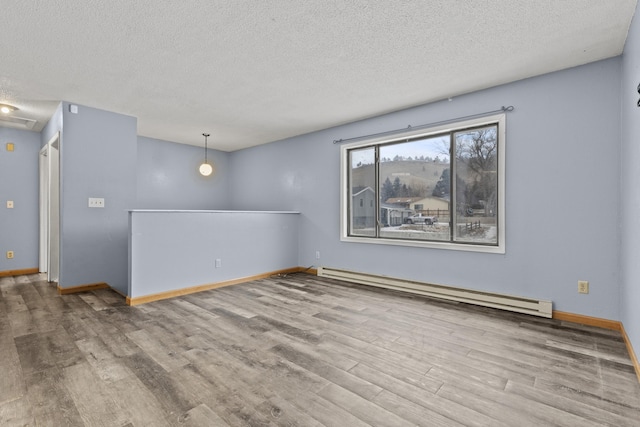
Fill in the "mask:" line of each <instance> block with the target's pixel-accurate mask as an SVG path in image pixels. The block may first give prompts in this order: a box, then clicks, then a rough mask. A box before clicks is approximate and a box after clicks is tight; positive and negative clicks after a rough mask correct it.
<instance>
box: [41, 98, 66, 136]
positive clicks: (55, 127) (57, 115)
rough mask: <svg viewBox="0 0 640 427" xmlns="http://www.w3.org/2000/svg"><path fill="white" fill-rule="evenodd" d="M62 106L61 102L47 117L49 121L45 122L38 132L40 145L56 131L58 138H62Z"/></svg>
mask: <svg viewBox="0 0 640 427" xmlns="http://www.w3.org/2000/svg"><path fill="white" fill-rule="evenodd" d="M62 107H63V105H62V102H61V103H60V104H58V107H57V108H56V111H55V112H54V113H53V115H52V116H51V118H50V119H49V122H47V124H46V125H45V127H44V128H43V129H42V132H40V147H44V146H45V145H47V143H48V142H49V141H50V140H51V138H52V137H53V136H54V135H55V134H56V132H60V138H62Z"/></svg>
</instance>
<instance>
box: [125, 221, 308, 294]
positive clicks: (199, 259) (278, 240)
mask: <svg viewBox="0 0 640 427" xmlns="http://www.w3.org/2000/svg"><path fill="white" fill-rule="evenodd" d="M298 216H299V215H298V214H296V213H275V212H230V211H224V212H205V211H198V212H184V211H183V212H166V211H165V212H158V211H154V212H149V211H146V212H145V211H142V212H132V213H131V217H130V223H131V240H130V254H131V255H130V256H131V264H130V268H131V273H130V274H131V280H130V284H131V285H130V286H131V287H130V289H129V292H128V294H127V295H129V296H131V297H140V296H144V295H152V294H157V293H161V292H166V291H170V290H175V289H181V288H189V287H193V286H200V285H207V284H212V283H220V282H224V281H227V280H232V279H239V278H243V277H250V276H255V275H257V274H263V273H268V272H272V271H277V270H283V269H288V268H292V267H297V266H298ZM216 259H219V260H220V266H219V267H216V264H215V260H216Z"/></svg>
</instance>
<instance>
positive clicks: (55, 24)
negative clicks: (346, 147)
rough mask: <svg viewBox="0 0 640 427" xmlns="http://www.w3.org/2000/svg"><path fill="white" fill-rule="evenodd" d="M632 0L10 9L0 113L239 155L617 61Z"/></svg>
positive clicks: (0, 67)
mask: <svg viewBox="0 0 640 427" xmlns="http://www.w3.org/2000/svg"><path fill="white" fill-rule="evenodd" d="M636 2H637V0H615V1H613V0H607V1H603V0H538V1H531V0H482V1H468V0H419V1H418V0H414V1H411V0H406V1H401V0H387V1H384V0H369V1H365V0H349V1H346V0H308V1H302V0H300V1H294V0H252V1H247V0H226V1H224V0H199V1H197V0H191V1H179V0H173V1H169V0H136V1H131V0H47V1H37V2H34V1H24V0H21V1H17V0H3V1H2V5H1V7H0V28H2V38H1V39H0V103H2V102H9V103H11V104H14V105H16V106H18V107H20V111H19V112H16V113H15V114H17V115H19V116H20V117H25V118H32V119H36V120H38V123H37V124H36V125H35V126H34V128H33V129H34V130H39V129H41V128H42V126H43V125H44V124H45V123H46V121H47V120H48V118H49V117H50V116H51V114H52V113H53V110H54V109H55V106H56V104H57V101H60V100H65V101H69V102H73V103H78V104H83V105H87V106H91V107H96V108H101V109H105V110H109V111H114V112H118V113H122V114H128V115H131V116H135V117H137V118H138V134H139V135H144V136H149V137H153V138H159V139H165V140H169V141H176V142H180V143H185V144H193V145H202V143H203V138H202V136H201V134H202V132H210V133H211V137H210V138H209V144H210V145H209V146H210V147H212V148H216V149H220V150H225V151H233V150H237V149H241V148H245V147H250V146H255V145H259V144H263V143H267V142H271V141H275V140H279V139H283V138H286V137H290V136H295V135H299V134H304V133H308V132H311V131H314V130H319V129H324V128H328V127H331V126H335V125H338V124H342V123H347V122H352V121H356V120H359V119H363V118H367V117H372V116H376V115H379V114H383V113H387V112H391V111H396V110H400V109H403V108H407V107H411V106H415V105H419V104H423V103H427V102H431V101H436V100H440V99H444V98H447V97H452V96H456V95H460V94H463V93H468V92H472V91H476V90H479V89H483V88H487V87H491V86H495V85H499V84H503V83H507V82H511V81H515V80H520V79H523V78H527V77H531V76H535V75H539V74H544V73H548V72H551V71H555V70H560V69H564V68H569V67H573V66H576V65H581V64H585V63H588V62H593V61H597V60H600V59H604V58H609V57H612V56H616V55H619V54H620V53H621V52H622V49H623V47H624V42H625V38H626V35H627V30H628V28H629V24H630V22H631V18H632V16H633V13H634V10H635V6H636ZM0 125H3V122H0ZM4 125H6V123H5V124H4Z"/></svg>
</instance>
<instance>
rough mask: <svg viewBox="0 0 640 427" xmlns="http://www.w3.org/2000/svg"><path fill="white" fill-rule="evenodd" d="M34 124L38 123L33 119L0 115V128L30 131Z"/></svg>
mask: <svg viewBox="0 0 640 427" xmlns="http://www.w3.org/2000/svg"><path fill="white" fill-rule="evenodd" d="M36 123H38V121H37V120H33V119H25V118H22V117H16V116H5V115H0V126H6V127H11V128H17V129H28V130H32V129H33V127H34V126H35V125H36Z"/></svg>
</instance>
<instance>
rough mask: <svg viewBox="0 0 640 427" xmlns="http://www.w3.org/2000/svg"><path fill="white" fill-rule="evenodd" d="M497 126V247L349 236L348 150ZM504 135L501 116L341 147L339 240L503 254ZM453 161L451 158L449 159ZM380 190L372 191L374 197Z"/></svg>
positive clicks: (385, 136)
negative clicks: (374, 192)
mask: <svg viewBox="0 0 640 427" xmlns="http://www.w3.org/2000/svg"><path fill="white" fill-rule="evenodd" d="M493 124H497V125H498V168H497V169H498V215H497V216H498V224H497V227H498V244H497V245H478V244H468V243H458V242H439V241H423V240H402V239H387V238H384V237H374V238H372V237H360V236H349V235H348V230H349V188H348V174H349V167H350V165H349V162H348V157H349V156H348V151H349V150H351V149H354V148H364V147H368V146H374V145H380V144H385V143H392V142H400V141H402V140H403V139H407V138H418V137H427V136H431V135H436V134H440V133H445V132H453V131H458V130H463V129H465V128H470V127H480V126H483V125H493ZM505 136H506V115H505V114H504V113H501V114H495V115H491V116H484V117H480V118H475V119H470V120H463V121H459V122H453V123H447V124H443V125H439V126H434V127H430V128H427V129H417V130H411V129H410V130H407V131H404V132H399V133H397V134H394V135H391V136H390V135H384V136H378V137H372V138H368V139H365V140H361V141H358V142H353V143H350V144H344V145H342V146H341V147H340V240H341V241H343V242H351V243H368V244H374V245H392V246H413V247H421V248H433V249H447V250H455V251H469V252H484V253H495V254H504V253H505V250H506V248H505V242H506V239H505V223H506V217H505V194H506V191H505V159H506V157H505ZM451 161H452V162H453V161H454V160H453V159H452V160H451ZM379 191H380V189H379V188H378V189H376V195H377V194H378V192H379Z"/></svg>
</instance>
